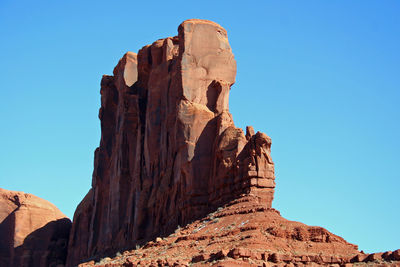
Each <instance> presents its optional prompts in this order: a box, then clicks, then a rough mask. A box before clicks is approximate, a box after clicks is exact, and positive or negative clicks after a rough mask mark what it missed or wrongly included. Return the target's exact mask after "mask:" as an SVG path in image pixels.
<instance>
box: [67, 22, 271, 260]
mask: <svg viewBox="0 0 400 267" xmlns="http://www.w3.org/2000/svg"><path fill="white" fill-rule="evenodd" d="M136 63H137V64H136ZM235 75H236V61H235V59H234V56H233V54H232V51H231V48H230V45H229V42H228V38H227V33H226V31H225V29H223V28H222V27H221V26H219V25H218V24H216V23H214V22H210V21H204V20H187V21H185V22H183V23H182V24H181V25H180V26H179V28H178V36H176V37H169V38H165V39H161V40H158V41H156V42H154V43H153V44H152V45H147V46H145V47H143V48H142V49H141V50H140V51H139V53H138V55H137V56H136V54H135V53H132V52H128V53H127V54H125V55H124V56H123V58H122V59H121V60H120V62H119V63H118V65H117V66H116V67H115V69H114V75H113V76H103V79H102V82H101V108H100V112H99V117H100V120H101V129H102V137H101V141H100V146H99V148H98V149H97V150H96V152H95V168H94V172H93V181H92V188H91V189H90V191H89V193H88V194H87V196H86V197H85V198H84V200H83V201H82V202H81V203H80V205H79V206H78V208H77V210H76V212H75V215H74V222H73V226H72V230H71V235H70V244H69V251H68V265H75V264H77V263H79V262H81V261H83V260H86V259H88V258H90V257H95V256H102V255H105V254H107V253H112V252H117V251H121V250H123V249H129V248H132V247H134V246H135V245H136V244H141V243H143V242H145V241H148V240H151V239H153V238H155V237H156V236H165V235H167V234H169V233H171V231H173V230H174V229H175V228H176V226H177V225H185V224H187V223H188V222H190V221H192V220H194V219H197V218H200V217H201V216H204V215H206V214H207V213H209V212H210V211H213V210H215V209H217V208H218V207H219V206H221V205H223V204H225V203H227V202H228V201H230V200H232V199H235V198H236V197H237V196H239V195H240V194H250V195H252V196H254V197H255V198H256V199H257V200H258V202H259V204H260V205H262V206H263V207H265V208H270V207H271V203H272V199H273V193H274V187H275V182H274V165H273V162H272V160H271V156H270V148H271V139H270V138H269V137H268V136H267V135H265V134H263V133H254V130H253V129H252V128H251V127H248V129H247V131H246V134H245V133H244V132H243V130H242V129H239V128H236V127H235V126H234V123H233V120H232V116H231V114H230V113H229V90H230V88H231V86H232V85H233V83H234V82H235Z"/></svg>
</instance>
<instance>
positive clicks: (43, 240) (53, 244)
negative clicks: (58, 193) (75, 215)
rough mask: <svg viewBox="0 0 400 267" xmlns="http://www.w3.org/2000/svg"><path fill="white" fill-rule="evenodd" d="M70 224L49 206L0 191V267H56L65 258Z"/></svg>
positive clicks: (42, 202) (32, 198)
mask: <svg viewBox="0 0 400 267" xmlns="http://www.w3.org/2000/svg"><path fill="white" fill-rule="evenodd" d="M70 228H71V221H70V220H69V219H68V218H67V217H66V216H65V215H64V214H63V213H62V212H61V211H60V210H59V209H58V208H57V207H56V206H54V205H53V204H51V203H50V202H48V201H46V200H44V199H41V198H38V197H36V196H34V195H31V194H25V193H23V192H15V191H9V190H5V189H2V188H0V266H1V267H3V266H4V267H5V266H15V267H19V266H41V267H42V266H43V267H44V266H57V265H58V264H59V265H60V264H64V263H65V260H66V256H67V244H68V235H69V232H70Z"/></svg>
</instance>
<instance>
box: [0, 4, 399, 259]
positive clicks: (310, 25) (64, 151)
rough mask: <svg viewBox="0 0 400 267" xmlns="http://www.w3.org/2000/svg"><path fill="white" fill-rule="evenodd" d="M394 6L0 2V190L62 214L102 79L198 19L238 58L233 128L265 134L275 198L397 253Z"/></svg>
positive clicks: (89, 161) (84, 155)
mask: <svg viewBox="0 0 400 267" xmlns="http://www.w3.org/2000/svg"><path fill="white" fill-rule="evenodd" d="M146 3H148V4H146ZM399 14H400V1H396V0H393V1H391V0H385V1H378V0H375V1H368V0H359V1H357V0H353V1H348V0H337V1H278V0H276V1H247V2H243V1H159V2H156V1H153V2H146V1H109V2H106V1H50V0H49V1H42V0H37V1H26V0H19V1H13V0H0V36H1V37H0V38H1V41H0V78H1V83H0V100H1V105H0V115H1V121H0V122H1V123H0V125H1V126H0V127H1V128H0V187H3V188H6V189H10V190H20V191H25V192H28V193H33V194H35V195H37V196H39V197H42V198H45V199H47V200H49V201H51V202H53V203H54V204H56V205H57V206H58V207H59V208H60V209H61V210H62V211H63V212H64V213H65V214H66V215H68V216H69V217H71V218H72V216H73V212H74V210H75V207H76V205H77V204H78V203H79V202H80V200H81V199H82V198H83V196H84V195H85V194H86V192H87V191H88V190H89V188H90V184H91V175H92V171H93V152H94V150H95V148H96V147H97V146H98V144H99V140H100V122H99V120H98V118H97V114H98V109H99V106H100V94H99V90H100V79H101V76H102V74H112V70H113V67H114V66H115V65H116V63H117V62H118V59H119V58H120V57H121V56H122V55H123V54H124V53H125V52H126V51H134V52H136V51H138V49H140V48H141V47H142V46H144V45H146V44H150V43H152V42H153V41H155V40H157V39H159V38H164V37H167V36H173V35H176V33H177V27H178V25H179V24H180V23H181V22H182V21H183V20H185V19H189V18H201V19H209V20H213V21H215V22H217V23H219V24H221V25H222V26H223V27H225V28H226V29H227V30H228V35H229V40H230V43H231V46H232V49H233V52H234V54H235V57H236V60H237V62H238V75H237V83H236V84H235V85H234V86H233V87H232V90H231V97H230V101H231V102H230V108H231V113H232V114H233V117H234V120H235V123H236V125H237V126H239V127H242V128H243V127H245V126H246V125H253V126H254V128H255V130H259V131H262V132H265V133H267V134H268V135H269V136H271V137H272V141H273V146H272V150H273V152H272V156H273V159H274V161H275V166H276V177H277V178H276V182H277V190H276V195H275V200H274V203H273V206H274V207H275V208H277V209H278V210H280V211H281V213H282V215H283V216H284V217H286V218H288V219H291V220H296V221H301V222H304V223H306V224H310V225H320V226H323V227H325V228H327V229H328V230H330V231H332V232H333V233H336V234H338V235H341V236H343V237H344V238H345V239H346V240H348V241H349V242H352V243H356V244H358V245H359V247H360V249H363V250H364V251H367V252H372V251H384V250H394V249H398V248H400V231H399V225H400V209H399V204H400V171H399V167H400V154H399V151H400V126H399V117H400V16H399Z"/></svg>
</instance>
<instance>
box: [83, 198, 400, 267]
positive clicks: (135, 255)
mask: <svg viewBox="0 0 400 267" xmlns="http://www.w3.org/2000/svg"><path fill="white" fill-rule="evenodd" d="M110 256H112V255H110ZM94 265H95V261H91V262H87V263H84V264H81V265H80V267H89V266H94ZM96 266H98V267H100V266H103V267H117V266H125V267H134V266H196V267H200V266H215V267H216V266H219V267H221V266H225V267H228V266H229V267H232V266H248V267H250V266H251V267H261V266H262V267H264V266H265V267H266V266H270V267H272V266H274V267H284V266H285V267H286V266H287V267H294V266H301V267H303V266H330V267H351V266H354V267H356V266H360V267H361V266H381V267H389V266H392V267H395V266H400V250H396V251H393V252H386V253H373V254H369V255H368V254H364V253H360V252H358V251H357V246H355V245H352V244H349V243H347V242H346V241H345V240H344V239H343V238H341V237H339V236H337V235H334V234H332V233H330V232H329V231H327V230H326V229H324V228H322V227H317V226H307V225H305V224H302V223H299V222H294V221H288V220H286V219H284V218H282V217H281V216H280V214H279V212H278V211H276V210H274V209H266V208H265V207H264V206H263V205H260V203H258V199H257V198H256V197H255V196H252V195H251V194H245V195H243V196H240V197H239V198H237V199H235V200H233V201H231V202H229V203H228V204H226V205H225V206H224V207H221V208H219V209H218V210H217V211H215V212H213V213H210V214H208V215H207V216H206V217H204V218H202V219H200V220H196V221H194V222H192V223H191V224H188V225H186V226H185V227H182V228H177V229H176V231H175V233H172V234H171V235H169V236H168V237H165V238H156V239H154V240H153V241H150V242H148V243H147V244H145V245H144V246H143V247H141V248H137V249H134V250H129V251H124V252H123V253H121V254H119V256H117V257H113V258H107V257H106V258H103V259H101V260H98V261H97V263H96Z"/></svg>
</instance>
